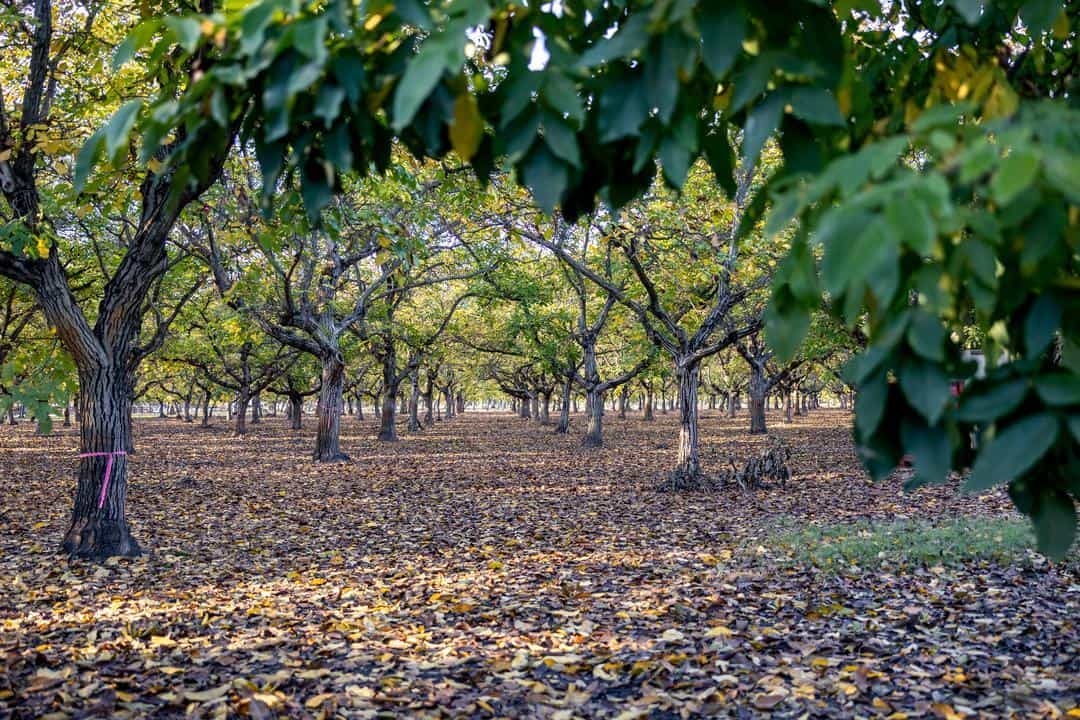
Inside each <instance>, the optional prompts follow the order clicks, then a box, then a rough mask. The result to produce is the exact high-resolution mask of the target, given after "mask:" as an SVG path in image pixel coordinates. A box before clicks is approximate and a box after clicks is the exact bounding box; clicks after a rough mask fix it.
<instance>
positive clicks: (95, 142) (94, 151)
mask: <svg viewBox="0 0 1080 720" xmlns="http://www.w3.org/2000/svg"><path fill="white" fill-rule="evenodd" d="M104 141H105V128H103V127H102V128H98V130H97V131H96V132H95V133H94V134H93V135H91V136H90V137H89V138H87V139H86V142H85V143H83V146H82V148H80V149H79V155H78V157H76V158H75V179H74V182H73V183H72V185H73V187H74V188H75V192H77V193H81V192H82V191H83V188H85V187H86V181H87V179H89V177H90V172H91V171H92V170H93V169H94V164H95V163H96V162H97V161H98V158H100V157H101V151H102V150H103V148H104V145H103V143H104Z"/></svg>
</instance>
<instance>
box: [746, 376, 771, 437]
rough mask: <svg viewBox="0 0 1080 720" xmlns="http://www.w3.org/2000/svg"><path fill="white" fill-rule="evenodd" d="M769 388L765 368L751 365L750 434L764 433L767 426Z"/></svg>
mask: <svg viewBox="0 0 1080 720" xmlns="http://www.w3.org/2000/svg"><path fill="white" fill-rule="evenodd" d="M767 391H768V388H767V386H766V382H765V372H764V369H763V368H761V367H759V366H757V365H751V366H750V434H751V435H764V434H765V433H766V428H765V402H766V395H767V394H768V393H767Z"/></svg>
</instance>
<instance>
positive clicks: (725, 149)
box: [702, 128, 736, 198]
mask: <svg viewBox="0 0 1080 720" xmlns="http://www.w3.org/2000/svg"><path fill="white" fill-rule="evenodd" d="M702 146H703V148H702V149H703V150H704V151H705V159H706V160H708V161H709V167H710V168H711V169H712V171H713V175H714V176H715V177H716V182H718V183H719V184H720V187H722V188H723V189H724V192H726V193H727V195H728V197H729V198H730V197H735V189H736V188H735V175H734V172H735V157H734V154H733V153H732V152H731V145H729V144H728V140H727V133H726V132H725V131H724V130H723V129H722V128H721V129H717V130H714V131H713V132H711V133H709V134H708V135H706V136H705V137H704V138H702Z"/></svg>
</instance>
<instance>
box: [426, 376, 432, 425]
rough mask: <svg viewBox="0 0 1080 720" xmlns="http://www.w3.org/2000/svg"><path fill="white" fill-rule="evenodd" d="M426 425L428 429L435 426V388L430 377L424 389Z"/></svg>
mask: <svg viewBox="0 0 1080 720" xmlns="http://www.w3.org/2000/svg"><path fill="white" fill-rule="evenodd" d="M424 424H425V425H427V426H428V427H431V426H432V425H434V424H435V388H434V387H433V386H432V383H431V378H430V376H429V377H428V381H427V384H426V385H425V387H424Z"/></svg>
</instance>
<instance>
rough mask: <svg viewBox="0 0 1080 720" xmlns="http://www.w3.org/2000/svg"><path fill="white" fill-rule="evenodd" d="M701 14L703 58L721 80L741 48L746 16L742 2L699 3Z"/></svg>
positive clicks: (706, 65) (714, 75)
mask: <svg viewBox="0 0 1080 720" xmlns="http://www.w3.org/2000/svg"><path fill="white" fill-rule="evenodd" d="M698 7H700V8H701V17H700V19H699V21H698V25H699V27H700V29H701V42H702V59H703V60H704V61H705V67H707V68H708V69H709V72H711V73H712V75H713V77H714V78H715V79H716V80H722V79H723V78H724V75H726V74H727V71H728V70H730V69H731V66H732V65H734V64H735V59H736V58H737V57H738V56H739V52H740V51H741V50H742V42H743V38H745V37H746V16H745V11H744V10H743V8H742V5H741V4H740V3H736V2H704V3H698Z"/></svg>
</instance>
